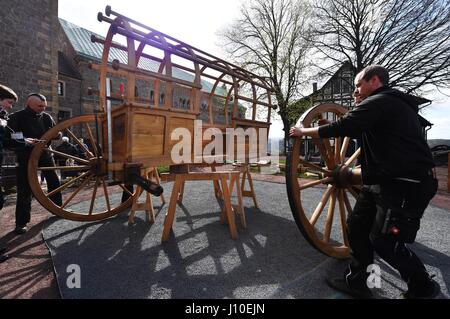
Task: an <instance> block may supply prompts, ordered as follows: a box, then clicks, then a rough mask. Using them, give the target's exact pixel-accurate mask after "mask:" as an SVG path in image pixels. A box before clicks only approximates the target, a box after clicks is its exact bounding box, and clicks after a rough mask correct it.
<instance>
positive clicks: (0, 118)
mask: <svg viewBox="0 0 450 319" xmlns="http://www.w3.org/2000/svg"><path fill="white" fill-rule="evenodd" d="M17 100H18V98H17V94H16V92H14V91H13V90H12V89H10V88H9V87H7V86H4V85H1V84H0V176H1V166H2V165H3V139H4V137H5V133H6V131H7V127H6V126H7V120H8V110H9V109H11V108H12V106H13V104H14V102H17ZM3 204H4V198H3V189H2V187H1V186H0V210H1V209H2V208H3ZM5 252H6V248H4V247H0V263H2V262H4V261H6V260H7V259H8V258H9V256H8V255H7V254H5Z"/></svg>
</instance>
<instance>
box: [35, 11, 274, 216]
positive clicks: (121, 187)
mask: <svg viewBox="0 0 450 319" xmlns="http://www.w3.org/2000/svg"><path fill="white" fill-rule="evenodd" d="M98 20H99V21H100V22H107V23H109V24H110V28H109V31H108V34H107V36H106V37H105V38H100V37H97V36H94V35H93V36H92V38H91V40H92V42H94V43H97V44H99V47H100V48H101V50H102V60H101V62H100V63H98V64H95V63H92V64H91V65H90V68H92V69H93V70H97V71H98V74H99V87H98V89H95V88H94V89H92V90H91V91H92V92H93V93H94V94H96V95H98V101H99V103H98V104H99V105H98V110H97V111H96V112H94V113H93V114H89V115H83V116H80V117H75V118H71V119H69V120H67V121H64V122H61V123H59V124H58V125H56V126H55V127H54V128H52V129H51V130H49V131H48V132H47V133H46V134H45V135H44V136H42V139H43V140H46V141H51V140H54V139H55V138H56V137H57V136H58V134H59V132H62V133H63V134H64V135H66V136H68V137H69V138H70V139H72V141H73V143H74V144H76V145H77V146H78V147H79V148H80V149H81V150H82V151H83V153H84V156H80V155H79V154H78V155H77V154H69V153H65V152H58V151H57V150H55V145H53V147H52V146H49V145H44V144H41V145H37V146H35V148H34V150H33V152H32V155H31V159H30V162H29V168H28V171H29V181H30V186H31V188H32V190H33V193H34V195H35V197H36V198H37V200H38V201H39V202H40V203H41V204H42V205H43V206H44V207H45V208H46V209H48V210H49V211H50V212H51V213H53V214H55V215H58V216H61V217H63V218H66V219H70V220H77V221H95V220H101V219H104V218H108V217H111V216H113V215H116V214H118V213H120V212H122V211H124V210H125V209H126V208H128V207H129V206H130V205H131V203H132V199H133V196H131V197H130V199H128V200H127V201H125V202H123V203H122V201H121V200H114V199H113V198H114V197H117V196H113V194H116V193H118V192H120V193H121V192H122V191H123V192H128V193H130V195H134V193H133V194H131V192H130V188H129V187H127V185H130V184H138V185H140V186H143V187H144V188H145V187H147V188H151V187H152V186H154V184H153V183H152V182H150V181H149V180H148V179H147V177H148V176H147V175H146V173H145V172H147V171H148V170H149V169H151V168H155V167H158V166H170V167H171V168H172V170H174V171H175V168H177V169H178V171H179V170H180V165H181V166H182V167H181V168H182V169H186V167H188V165H189V164H196V165H201V164H211V162H213V163H215V164H222V163H224V162H226V161H229V160H230V157H235V158H234V159H237V160H240V161H241V162H243V163H246V164H249V163H250V161H258V158H259V154H263V153H264V150H263V149H262V148H263V146H266V145H267V140H268V134H269V128H270V124H271V123H270V118H271V112H272V110H273V108H274V106H273V105H272V100H271V94H272V89H271V87H270V85H269V84H268V83H267V82H266V79H264V78H263V77H260V76H258V75H256V74H254V73H251V72H248V71H246V70H244V69H243V68H240V67H238V66H236V65H233V64H231V63H228V62H226V61H224V60H222V59H219V58H217V57H215V56H213V55H211V54H208V53H206V52H204V51H202V50H200V49H197V48H195V47H193V46H190V45H188V44H186V43H184V42H182V41H179V40H177V39H175V38H173V37H171V36H168V35H166V34H163V33H161V32H159V31H157V30H155V29H152V28H150V27H147V26H145V25H144V24H142V23H140V22H137V21H134V20H132V19H130V18H128V17H125V16H123V15H121V14H119V13H117V12H114V11H112V10H111V7H109V6H108V7H107V8H106V11H105V15H104V14H102V13H99V15H98ZM261 117H262V118H263V120H260V118H261ZM249 128H253V129H257V130H255V132H256V134H253V133H255V132H253V131H251V133H252V134H253V135H252V134H250V133H249V134H247V136H244V139H240V138H238V137H237V136H236V135H234V134H233V132H234V131H233V129H234V130H237V129H242V131H243V132H245V131H247V132H248V131H249V130H248V129H249ZM230 130H232V131H230ZM230 132H231V133H230ZM261 132H263V133H262V134H261ZM250 135H252V136H250ZM81 138H83V140H84V141H87V142H88V143H84V142H83V141H82V139H81ZM53 143H55V142H53ZM56 143H57V142H56ZM211 143H213V144H212V145H213V146H215V147H212V146H211ZM180 144H181V145H182V146H185V147H184V148H183V147H181V150H180V147H178V146H179V145H180ZM254 145H262V146H261V147H260V149H257V151H256V152H255V153H257V154H256V155H255V156H254V155H252V154H250V153H251V152H249V151H250V150H251V149H252V148H253V146H254ZM205 149H206V151H208V152H207V154H205ZM239 149H242V150H244V151H245V152H244V156H242V158H241V157H236V155H237V154H236V153H237V151H238V150H239ZM44 152H46V153H51V154H53V155H54V156H55V157H59V158H63V159H68V160H69V161H71V162H72V164H71V165H69V166H56V167H40V166H39V158H40V156H41V155H42V154H43V153H44ZM265 155H267V150H266V151H265ZM252 156H253V157H252ZM176 165H177V166H176ZM45 170H54V171H56V172H60V171H62V172H64V173H65V174H64V175H69V176H71V178H70V179H69V180H68V181H63V182H62V185H61V187H59V188H58V189H56V190H54V191H52V192H47V190H46V189H45V188H43V187H41V185H40V182H39V178H38V176H39V172H40V171H45ZM86 190H89V199H90V204H89V205H88V207H87V208H86V207H85V206H80V205H79V204H78V203H80V202H86V198H85V197H86V194H85V193H86ZM91 190H92V191H91ZM157 191H158V189H157ZM57 192H62V195H63V205H62V206H58V205H56V204H55V203H53V202H52V201H51V200H50V198H49V197H50V196H51V195H53V194H55V193H57ZM82 194H84V196H85V197H82V196H81V195H82Z"/></svg>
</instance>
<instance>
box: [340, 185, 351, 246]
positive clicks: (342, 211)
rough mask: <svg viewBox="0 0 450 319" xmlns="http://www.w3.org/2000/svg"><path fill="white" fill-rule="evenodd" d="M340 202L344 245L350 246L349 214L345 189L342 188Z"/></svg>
mask: <svg viewBox="0 0 450 319" xmlns="http://www.w3.org/2000/svg"><path fill="white" fill-rule="evenodd" d="M338 202H339V213H340V215H341V229H342V238H343V239H344V245H345V246H346V247H348V246H349V243H348V234H347V216H346V214H345V207H344V206H345V204H344V191H343V190H342V189H340V190H339V193H338Z"/></svg>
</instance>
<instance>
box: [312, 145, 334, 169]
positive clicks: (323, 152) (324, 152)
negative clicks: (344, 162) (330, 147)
mask: <svg viewBox="0 0 450 319" xmlns="http://www.w3.org/2000/svg"><path fill="white" fill-rule="evenodd" d="M313 143H314V145H315V146H316V147H317V149H318V150H319V152H320V155H322V157H323V160H324V162H325V165H326V166H327V168H328V169H331V168H332V167H333V162H332V161H331V159H330V158H329V157H328V154H327V150H326V149H325V145H324V143H323V141H322V140H321V139H313Z"/></svg>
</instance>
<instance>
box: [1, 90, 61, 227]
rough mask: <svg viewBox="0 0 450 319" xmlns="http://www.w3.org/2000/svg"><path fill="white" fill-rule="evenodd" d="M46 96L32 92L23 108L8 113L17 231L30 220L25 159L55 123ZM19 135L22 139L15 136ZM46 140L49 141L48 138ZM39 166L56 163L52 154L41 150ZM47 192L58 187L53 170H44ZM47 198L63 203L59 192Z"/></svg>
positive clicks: (27, 158)
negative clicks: (14, 181)
mask: <svg viewBox="0 0 450 319" xmlns="http://www.w3.org/2000/svg"><path fill="white" fill-rule="evenodd" d="M46 107H47V99H46V98H45V96H43V95H42V94H38V93H32V94H30V95H28V98H27V100H26V107H25V108H24V109H23V110H20V111H18V112H15V113H13V114H11V116H10V117H9V120H8V126H9V127H10V129H11V130H12V131H13V132H14V133H15V136H16V138H15V139H14V138H11V145H10V146H11V148H12V149H13V150H14V152H15V153H16V168H17V204H16V228H15V232H16V234H24V233H25V232H26V231H27V224H28V223H29V222H30V217H31V216H30V213H31V200H32V192H31V188H30V185H29V182H28V160H29V159H30V155H31V151H32V150H33V146H34V145H36V144H37V143H42V141H40V140H39V139H40V138H41V136H42V135H43V134H44V133H45V132H47V131H48V130H49V129H51V128H52V127H53V126H55V121H54V120H53V118H52V117H51V116H50V115H49V114H48V113H46V112H44V111H45V108H46ZM18 136H19V137H21V138H18ZM48 142H49V141H48ZM39 166H40V167H51V166H55V162H54V159H53V156H52V154H50V153H43V154H42V156H41V158H40V159H39ZM43 173H44V177H45V179H46V181H47V188H48V191H49V192H51V191H52V190H55V189H57V188H58V187H59V186H60V183H59V179H58V175H57V174H56V172H55V171H44V172H43ZM50 199H51V200H52V201H53V202H54V203H55V204H56V205H58V206H62V197H61V193H60V192H58V193H56V194H54V195H52V196H50Z"/></svg>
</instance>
